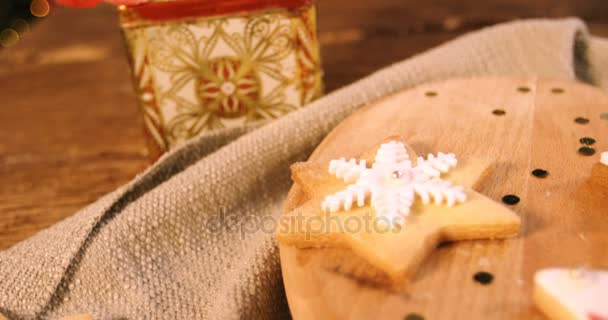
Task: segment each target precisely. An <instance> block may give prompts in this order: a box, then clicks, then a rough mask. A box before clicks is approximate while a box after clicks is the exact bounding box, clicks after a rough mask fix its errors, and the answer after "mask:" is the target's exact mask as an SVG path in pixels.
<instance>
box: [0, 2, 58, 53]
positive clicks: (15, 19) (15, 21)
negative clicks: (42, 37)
mask: <svg viewBox="0 0 608 320" xmlns="http://www.w3.org/2000/svg"><path fill="white" fill-rule="evenodd" d="M49 12H50V3H49V2H47V0H2V1H0V45H1V46H2V47H4V48H6V47H11V46H13V45H15V44H17V42H19V39H21V38H22V37H23V36H24V35H25V34H26V33H27V32H28V31H29V28H30V24H31V23H33V22H34V21H35V20H36V19H38V18H42V17H45V16H46V15H48V14H49Z"/></svg>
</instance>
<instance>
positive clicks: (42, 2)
mask: <svg viewBox="0 0 608 320" xmlns="http://www.w3.org/2000/svg"><path fill="white" fill-rule="evenodd" d="M49 11H51V6H50V5H49V3H48V2H47V1H46V0H32V2H30V12H31V13H32V15H33V16H35V17H39V18H42V17H46V16H47V15H48V14H49Z"/></svg>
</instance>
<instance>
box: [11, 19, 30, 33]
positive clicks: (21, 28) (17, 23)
mask: <svg viewBox="0 0 608 320" xmlns="http://www.w3.org/2000/svg"><path fill="white" fill-rule="evenodd" d="M10 27H11V29H13V30H15V31H17V33H19V35H20V36H21V37H23V35H24V34H25V33H27V32H28V31H30V24H29V23H28V22H27V21H26V20H25V19H15V20H13V22H11V25H10Z"/></svg>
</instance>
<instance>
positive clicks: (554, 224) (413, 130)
mask: <svg viewBox="0 0 608 320" xmlns="http://www.w3.org/2000/svg"><path fill="white" fill-rule="evenodd" d="M522 87H524V88H527V89H528V91H522V90H520V89H519V88H522ZM428 91H433V92H436V93H437V96H434V97H428V96H426V95H425V93H426V92H428ZM404 101H406V102H407V103H404ZM496 109H500V110H504V111H505V112H506V113H505V114H503V115H495V114H493V111H494V110H496ZM606 112H608V95H607V94H605V93H604V92H602V91H600V90H599V89H596V88H593V87H590V86H587V85H582V84H578V83H571V82H563V81H547V80H538V79H535V78H487V79H474V80H472V79H468V80H450V81H447V82H440V83H432V84H426V85H423V86H421V87H418V88H415V89H413V90H409V91H404V92H402V93H398V94H396V95H394V96H391V97H387V98H385V99H382V100H381V101H379V102H378V103H374V104H372V105H370V106H368V107H366V108H363V109H361V110H360V111H358V112H356V113H355V114H353V115H352V116H350V117H349V118H348V119H346V120H345V121H343V122H342V123H341V124H340V125H339V126H338V127H337V128H336V129H335V130H334V131H333V132H332V133H330V134H329V135H328V136H327V138H326V139H325V140H324V141H323V142H322V143H321V144H320V145H319V147H318V148H317V149H316V150H315V152H314V154H313V155H312V156H311V159H310V161H313V162H318V163H327V162H328V161H329V160H331V159H336V158H339V157H346V158H350V157H357V156H358V155H360V154H362V153H363V152H365V151H367V150H369V149H370V148H371V147H372V146H375V145H377V144H378V143H380V142H381V141H383V140H384V139H385V138H386V137H388V136H395V135H397V136H402V137H405V138H406V141H407V142H408V143H409V144H410V145H411V146H412V148H413V149H414V150H415V151H416V152H417V153H418V154H419V155H424V154H428V153H436V152H438V151H443V152H453V153H455V154H457V155H458V156H459V158H460V159H463V158H464V159H465V160H466V158H467V157H473V158H478V159H484V160H487V161H493V170H492V172H491V173H490V174H489V175H488V177H487V178H485V179H484V181H483V183H481V185H480V186H479V187H478V188H477V191H479V192H481V193H482V194H484V195H486V196H488V197H490V198H492V199H494V200H496V201H498V202H500V201H501V198H502V197H503V196H504V195H507V194H514V195H517V196H518V197H519V198H520V199H521V201H520V202H519V203H518V204H516V205H513V206H511V208H512V209H513V210H514V211H515V212H517V214H518V215H519V216H520V217H521V219H522V227H521V229H520V233H519V235H518V236H517V237H516V238H513V239H507V240H475V241H460V242H454V243H452V244H451V245H449V246H441V247H439V248H437V249H436V250H435V251H434V252H432V253H431V254H430V256H428V257H427V259H426V260H425V261H424V262H423V263H422V265H421V266H420V268H419V269H418V272H417V273H416V275H415V276H414V277H413V278H412V279H410V281H411V282H410V284H409V285H408V286H407V287H405V288H404V289H402V290H399V291H397V292H390V291H388V290H387V289H386V287H384V286H382V285H370V284H369V283H365V282H363V283H362V282H359V281H356V280H355V279H353V277H352V276H351V275H349V274H346V275H345V274H343V273H341V272H340V271H339V270H343V269H349V268H348V267H347V268H344V267H341V266H344V265H351V264H357V263H364V262H361V261H358V258H356V257H354V255H353V254H352V253H350V254H349V255H345V252H346V253H348V249H345V250H346V251H336V249H332V250H327V249H295V248H294V247H291V246H285V245H281V247H280V249H281V265H282V270H283V279H284V283H285V288H286V292H287V297H288V300H289V305H290V309H291V312H292V314H293V316H294V319H297V320H304V319H373V318H376V319H419V318H412V317H409V318H408V315H413V314H416V315H420V316H423V317H424V318H425V319H429V320H431V319H480V320H482V319H484V320H485V319H505V320H511V319H522V320H523V319H544V317H543V316H541V314H540V313H539V312H538V311H537V309H536V308H534V306H533V305H532V287H533V281H532V279H533V275H534V273H535V272H536V271H537V270H539V269H541V268H548V267H570V268H579V267H588V268H600V269H601V268H608V255H606V248H607V247H608V234H607V233H606V230H608V216H607V215H606V214H605V213H606V208H608V189H607V188H605V186H604V184H605V178H606V176H605V174H606V173H605V171H608V170H602V169H604V167H605V166H604V167H597V165H598V162H599V159H600V157H599V152H598V153H596V154H595V155H592V156H586V155H581V154H580V153H579V151H578V150H579V148H581V147H582V146H583V144H581V142H580V141H579V139H580V138H582V137H592V138H596V140H597V141H596V143H595V144H594V145H593V148H595V149H597V150H605V149H608V140H606V139H605V136H606V135H605V132H606V131H607V130H608V120H602V119H600V115H601V114H603V113H606ZM577 117H584V118H586V119H589V122H588V123H577V122H575V121H574V120H575V119H576V118H577ZM370 119H373V120H374V121H370ZM362 127H364V128H365V130H361V128H362ZM355 128H356V130H355ZM448 133H449V134H448ZM537 168H540V169H544V170H546V171H548V173H549V174H548V176H546V177H545V178H538V177H535V176H533V175H532V174H531V172H532V171H533V170H534V169H537ZM592 168H593V170H592ZM607 169H608V168H607ZM454 170H457V168H456V169H454ZM306 200H308V199H307V197H306V195H305V194H304V193H303V192H302V190H301V189H300V188H299V186H298V185H297V184H296V185H294V187H293V188H292V190H291V191H290V195H289V197H288V202H287V203H286V207H291V208H293V207H296V206H297V205H298V204H301V203H304V202H305V201H306ZM304 223H305V222H304ZM405 230H407V225H406V226H405ZM420 241H423V240H422V239H420ZM379 250H381V249H379ZM401 254H404V255H407V254H410V253H408V252H402V253H401ZM332 260H333V261H332ZM334 261H337V262H334ZM479 271H483V272H490V273H491V274H492V275H493V276H494V280H493V281H492V282H491V283H490V284H487V285H482V284H480V283H478V282H476V281H474V280H473V276H474V275H475V273H476V272H479Z"/></svg>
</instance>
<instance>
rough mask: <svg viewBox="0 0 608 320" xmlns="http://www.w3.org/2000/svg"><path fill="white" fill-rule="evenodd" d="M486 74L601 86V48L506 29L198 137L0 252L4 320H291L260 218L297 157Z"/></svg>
mask: <svg viewBox="0 0 608 320" xmlns="http://www.w3.org/2000/svg"><path fill="white" fill-rule="evenodd" d="M361 54H364V53H361ZM487 74H494V75H496V74H502V75H530V74H535V75H539V76H542V77H550V78H560V79H569V80H576V79H578V80H581V81H585V82H589V83H593V84H596V85H601V86H608V81H607V80H608V77H607V75H608V42H607V41H605V40H602V39H596V38H592V37H590V36H589V35H588V34H587V31H586V28H585V25H584V24H583V23H582V22H581V21H579V20H576V19H565V20H529V21H521V22H514V23H508V24H502V25H498V26H495V27H491V28H487V29H483V30H481V31H478V32H474V33H471V34H468V35H466V36H463V37H460V38H458V39H456V40H454V41H451V42H448V43H446V44H444V45H442V46H440V47H438V48H435V49H433V50H430V51H428V52H426V53H424V54H421V55H419V56H416V57H413V58H411V59H408V60H405V61H403V62H400V63H398V64H395V65H393V66H390V67H388V68H385V69H383V70H380V71H378V72H376V73H374V74H372V75H370V76H368V77H366V78H364V79H362V80H360V81H357V82H356V83H354V84H352V85H350V86H347V87H345V88H343V89H340V90H337V91H335V92H333V93H331V94H329V95H327V96H326V97H324V98H322V99H320V100H318V101H316V102H314V103H312V104H310V105H308V106H307V107H306V108H303V109H300V110H299V111H297V112H294V113H292V114H289V115H287V116H285V117H284V118H282V119H280V120H277V121H275V122H272V123H270V124H268V125H265V126H263V127H261V128H255V127H249V128H242V129H233V130H226V131H218V132H214V133H212V134H208V135H205V136H201V137H199V138H197V139H195V140H194V141H192V142H190V143H188V144H186V145H185V146H183V147H181V148H179V149H178V150H175V151H172V152H170V153H169V154H167V155H165V156H164V157H163V158H162V159H161V160H160V161H159V162H158V163H157V164H156V165H154V166H153V167H151V168H149V169H148V170H147V171H146V172H145V173H143V174H141V175H140V176H138V177H137V178H135V179H134V180H133V181H131V182H130V183H129V184H127V185H125V186H124V187H122V188H120V189H118V190H116V191H114V192H112V193H110V194H108V195H106V196H105V197H103V198H101V199H100V200H98V201H97V202H95V203H94V204H92V205H90V206H89V207H87V208H85V209H83V210H81V211H80V212H78V213H76V214H75V215H74V216H72V217H70V218H68V219H66V220H65V221H63V222H61V223H59V224H57V225H55V226H53V227H52V228H50V229H48V230H45V231H42V232H40V233H39V234H38V235H36V236H35V237H33V238H31V239H29V240H27V241H24V242H22V243H20V244H18V245H16V246H14V247H13V248H11V249H9V250H6V251H4V252H0V313H3V314H5V315H6V316H8V317H9V318H11V319H31V318H37V317H39V318H58V317H60V316H65V315H70V314H79V313H83V312H87V313H90V314H92V315H93V316H94V318H95V319H241V318H242V319H275V318H276V319H282V318H287V317H289V311H288V308H287V304H286V301H285V295H284V292H283V287H282V281H281V274H280V265H279V260H278V256H277V247H276V244H275V243H274V240H273V228H272V221H273V220H270V218H272V217H275V218H276V217H277V216H278V215H279V210H280V206H281V203H282V201H283V199H284V198H285V195H286V193H287V191H288V189H289V187H290V185H291V181H290V174H289V169H288V168H289V165H290V164H291V163H292V162H294V161H298V160H304V159H306V158H307V156H308V155H309V154H310V153H311V151H312V150H313V149H314V148H315V146H316V145H317V144H318V143H319V142H320V141H321V139H322V138H323V137H324V136H325V135H326V134H327V133H328V132H329V131H330V130H331V129H332V128H333V127H334V126H335V125H336V124H337V123H339V122H340V121H341V120H342V119H344V118H345V117H346V116H348V115H349V114H350V113H351V112H353V111H354V110H356V109H357V108H359V107H361V106H362V105H365V104H368V103H370V102H373V101H374V100H376V99H378V98H380V97H382V96H385V95H387V94H390V93H393V92H395V91H398V90H402V89H404V88H408V87H411V86H413V85H416V84H419V83H421V82H426V81H431V80H438V79H444V78H450V77H462V76H476V75H487ZM253 129H256V130H253Z"/></svg>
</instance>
